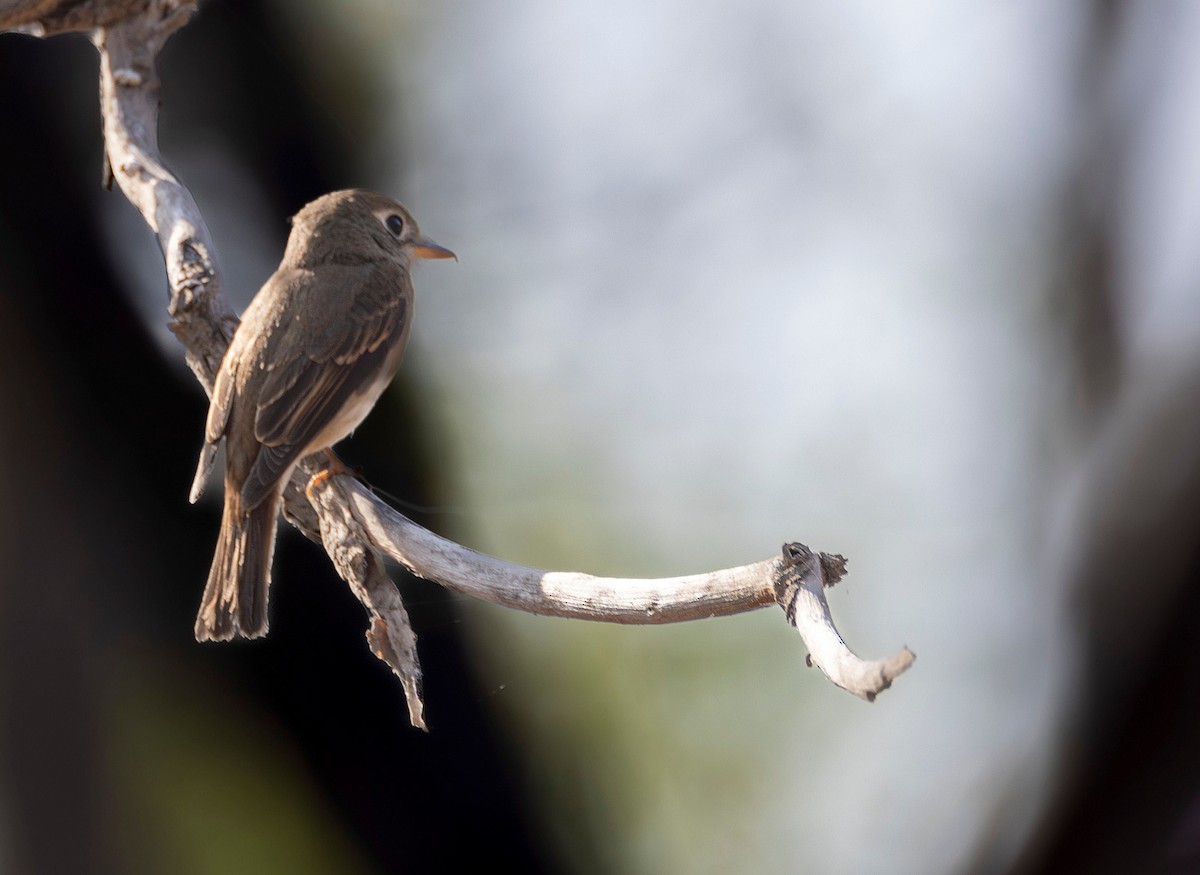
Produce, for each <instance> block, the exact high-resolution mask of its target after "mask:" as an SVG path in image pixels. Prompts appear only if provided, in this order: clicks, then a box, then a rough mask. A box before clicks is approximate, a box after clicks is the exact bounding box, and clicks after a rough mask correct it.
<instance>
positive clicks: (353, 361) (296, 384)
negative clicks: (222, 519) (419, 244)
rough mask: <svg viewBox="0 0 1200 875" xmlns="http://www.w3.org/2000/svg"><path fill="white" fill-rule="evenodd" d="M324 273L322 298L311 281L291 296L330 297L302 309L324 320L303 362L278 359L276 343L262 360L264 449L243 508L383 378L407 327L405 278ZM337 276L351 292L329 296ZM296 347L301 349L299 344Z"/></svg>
mask: <svg viewBox="0 0 1200 875" xmlns="http://www.w3.org/2000/svg"><path fill="white" fill-rule="evenodd" d="M321 270H322V276H321V283H320V284H321V286H322V287H324V292H322V291H321V289H320V288H318V287H317V286H316V285H315V284H314V283H313V282H312V281H311V280H310V281H305V282H297V283H296V285H295V286H294V287H293V289H292V292H293V293H294V294H295V295H296V296H297V297H298V298H302V297H305V296H309V295H313V294H324V295H325V298H324V299H323V300H322V301H321V303H320V305H319V306H311V307H310V306H306V303H307V302H305V301H303V300H299V301H297V302H296V309H295V311H296V312H308V313H312V312H317V313H321V314H322V315H323V319H322V320H321V322H320V324H314V325H306V326H305V327H304V328H303V329H301V330H304V331H305V332H306V334H305V336H304V342H303V343H302V344H301V349H302V350H303V354H300V355H296V356H295V357H294V358H292V359H291V360H289V361H280V360H279V357H277V356H275V355H272V351H273V348H274V347H276V346H277V345H278V341H277V338H276V337H272V338H270V339H268V341H267V350H266V355H265V358H264V360H265V361H267V362H272V363H273V364H272V365H270V366H269V373H268V374H267V376H266V379H265V380H264V381H263V385H262V389H261V391H260V392H259V395H258V404H257V410H256V413H255V419H254V434H255V437H256V438H257V439H258V440H259V442H260V443H261V444H263V447H262V449H261V450H260V451H259V454H258V457H257V458H256V459H255V461H254V465H253V467H252V469H251V471H250V475H249V477H247V479H246V482H245V483H244V484H243V486H242V500H243V502H244V503H245V505H246V506H248V507H254V506H256V505H257V504H258V502H259V501H261V500H262V499H263V498H264V497H266V495H268V494H269V493H270V491H271V490H272V489H273V488H274V487H275V484H276V483H277V482H278V480H279V477H280V476H281V475H282V473H283V472H284V471H286V470H287V468H288V467H289V466H290V465H291V464H292V463H293V462H295V461H296V459H297V458H298V457H299V455H300V454H301V453H304V452H306V451H308V450H311V449H315V448H314V447H312V446H311V443H312V441H314V440H316V439H317V437H318V436H319V435H320V434H321V431H322V430H323V429H324V428H325V427H326V426H327V425H329V423H330V422H332V421H333V420H334V418H335V417H337V416H338V414H339V413H341V412H342V410H343V409H344V408H345V406H346V404H347V403H348V402H349V401H350V399H351V398H352V396H353V395H355V394H356V393H359V392H362V391H363V390H364V389H365V388H366V387H368V386H369V385H371V383H373V382H374V381H375V380H376V379H378V378H379V376H380V375H381V373H382V371H383V369H384V368H385V366H386V363H387V358H388V354H389V353H390V352H391V350H392V344H391V343H389V341H390V340H392V339H393V338H395V337H397V336H399V335H400V334H401V333H403V331H404V326H405V322H406V320H407V319H408V315H409V314H408V302H407V300H406V299H405V298H404V296H403V295H401V294H400V289H399V288H397V284H398V282H399V281H400V278H399V277H397V276H395V275H394V274H393V273H392V272H391V271H387V270H383V269H379V270H373V271H370V272H364V271H363V270H362V268H361V267H357V268H355V269H339V268H338V267H335V266H327V267H323V268H322V269H321ZM335 270H336V271H338V272H340V273H341V274H342V275H343V276H342V280H343V282H344V283H345V285H344V286H342V287H340V288H338V289H337V293H336V295H330V293H329V286H328V281H329V280H330V279H333V280H334V282H335V283H336V281H337V279H338V278H337V275H336V274H333V271H335ZM326 271H328V272H329V273H325V272H326ZM338 302H341V303H340V304H339V303H338ZM275 334H276V335H277V334H278V332H275ZM291 340H292V342H295V337H293V338H292V339H291Z"/></svg>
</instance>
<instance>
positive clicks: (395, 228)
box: [383, 213, 404, 237]
mask: <svg viewBox="0 0 1200 875" xmlns="http://www.w3.org/2000/svg"><path fill="white" fill-rule="evenodd" d="M383 224H385V225H387V229H388V230H389V231H391V232H392V233H393V234H394V235H396V236H397V237H399V236H400V235H401V234H403V233H404V220H403V219H402V218H400V217H399V216H397V215H396V214H395V213H392V214H391V215H390V216H388V217H387V218H386V219H384V221H383Z"/></svg>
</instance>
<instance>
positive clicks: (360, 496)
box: [0, 0, 914, 728]
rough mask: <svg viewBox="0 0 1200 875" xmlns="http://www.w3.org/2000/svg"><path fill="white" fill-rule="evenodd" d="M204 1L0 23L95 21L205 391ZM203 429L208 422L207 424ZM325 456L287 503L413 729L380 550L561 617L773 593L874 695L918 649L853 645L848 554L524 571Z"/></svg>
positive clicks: (1, 20) (39, 6) (688, 608)
mask: <svg viewBox="0 0 1200 875" xmlns="http://www.w3.org/2000/svg"><path fill="white" fill-rule="evenodd" d="M195 6H196V0H76V2H71V0H68V2H62V0H57V2H55V0H0V29H20V30H23V31H25V32H29V33H36V34H47V35H48V34H51V33H57V32H62V31H64V30H90V31H91V32H92V34H93V41H94V42H95V44H96V47H97V48H98V49H99V51H100V80H101V106H102V110H103V117H104V139H105V146H106V150H107V154H108V160H109V164H110V166H111V168H112V174H113V178H114V179H115V181H116V182H117V184H118V185H119V186H120V188H121V191H122V192H124V194H125V196H126V197H127V198H128V199H129V200H130V202H131V203H133V204H134V206H136V207H137V208H138V210H140V211H141V213H142V216H143V217H144V218H145V220H146V222H147V224H149V226H150V227H151V228H152V229H153V230H154V232H155V234H157V236H158V240H159V244H160V245H161V247H162V250H163V256H164V259H165V261H166V269H167V278H168V280H169V284H170V301H169V303H168V307H167V312H168V313H169V314H170V317H171V323H170V326H171V330H172V331H173V332H174V333H175V335H176V336H177V337H178V338H179V340H180V342H181V343H182V344H183V347H184V350H185V354H186V356H187V361H188V364H189V366H190V367H191V369H192V370H193V372H194V373H195V374H196V378H197V379H198V380H199V381H200V383H201V385H203V386H204V388H205V390H206V391H211V389H212V383H213V379H214V376H215V375H216V372H217V369H218V367H219V365H220V362H221V358H222V356H223V355H224V354H225V349H226V348H227V347H228V345H229V340H230V338H231V337H232V336H233V331H234V329H235V328H236V326H237V318H236V317H235V316H234V315H233V313H232V312H230V310H229V309H228V307H227V306H226V304H225V302H224V298H223V297H222V295H221V290H220V282H219V274H218V271H217V267H216V263H215V259H214V254H213V246H212V242H211V240H210V238H209V235H208V230H207V228H206V227H205V224H204V220H203V218H202V217H201V215H200V211H199V209H198V208H197V206H196V202H195V200H194V199H193V198H192V196H191V194H190V193H189V192H188V190H187V189H186V188H185V187H184V186H183V184H182V183H181V182H180V181H179V180H178V179H177V178H176V177H175V176H174V175H173V174H172V173H171V172H170V171H168V170H167V169H166V167H165V166H164V165H163V162H162V159H161V156H160V154H159V151H158V142H157V129H158V99H159V81H158V73H157V70H156V58H157V55H158V51H159V49H160V48H161V47H162V45H163V43H164V42H166V40H167V38H168V37H169V36H170V35H171V34H172V33H174V32H175V31H176V30H177V29H179V28H180V27H182V26H183V25H184V24H185V23H186V22H187V20H188V18H189V17H190V16H191V14H192V12H193V11H194V10H195ZM38 15H42V16H44V17H43V18H41V19H39V18H38V17H37V16H38ZM197 429H198V431H197V434H198V435H199V424H197ZM197 441H199V436H198V437H197ZM320 462H321V457H320V456H316V457H310V458H309V459H307V460H305V461H304V462H303V463H302V464H301V465H300V466H299V467H298V468H297V470H296V473H295V474H293V476H292V481H291V483H290V484H289V486H288V489H287V490H286V491H285V493H284V504H283V513H284V516H285V517H286V518H287V519H288V520H289V521H290V522H291V523H292V524H293V525H294V526H296V527H297V528H298V529H299V530H300V531H302V532H304V534H306V535H307V536H308V537H310V538H312V539H314V540H316V541H319V542H320V543H322V544H323V545H324V547H325V549H326V552H327V553H328V554H329V556H330V559H331V560H332V561H333V564H334V567H335V568H336V569H337V570H338V573H339V574H340V575H341V576H342V578H343V579H345V580H346V581H347V582H348V583H349V585H350V587H351V590H352V591H353V592H354V594H355V596H356V597H357V598H358V599H359V600H360V601H361V602H362V603H363V605H364V606H365V607H366V608H367V610H368V611H369V612H370V614H371V625H370V629H369V631H368V632H367V640H368V642H369V644H370V646H371V649H372V651H373V652H374V653H375V654H376V655H377V656H378V657H379V658H380V659H382V660H384V661H385V662H386V663H387V664H388V665H389V666H391V668H392V669H393V670H394V671H395V672H396V674H397V675H398V676H399V677H400V680H401V682H402V684H403V686H404V691H405V694H406V696H407V697H408V703H409V714H410V718H411V720H412V723H413V725H414V726H418V727H421V728H424V726H425V724H424V719H423V715H422V704H421V671H420V667H419V664H418V662H417V655H416V638H415V636H414V635H413V633H412V629H411V627H410V625H409V621H408V615H407V613H406V612H405V609H404V605H403V603H402V602H401V600H400V595H399V592H398V591H397V589H396V588H395V586H394V584H393V583H392V581H391V580H390V579H389V578H388V576H387V573H386V571H385V569H384V566H383V560H382V557H383V556H390V557H391V558H393V559H395V560H396V561H397V562H399V563H401V564H402V565H403V566H404V567H406V568H407V569H408V570H410V571H411V572H412V573H413V574H416V575H418V576H419V577H423V578H425V579H427V580H431V581H433V582H435V583H438V584H441V585H443V586H446V587H449V588H451V589H454V590H457V591H459V592H462V593H465V594H467V595H471V596H475V597H477V598H481V599H486V600H488V601H491V602H495V603H497V604H501V605H505V606H507V607H512V608H516V609H518V610H523V611H528V612H531V613H535V614H543V615H549V616H557V617H572V618H576V619H586V620H599V621H605V622H612V623H642V624H652V623H673V622H678V621H682V620H691V619H699V618H705V617H717V616H724V615H728V614H735V613H740V612H742V611H748V610H753V609H756V608H760V607H763V606H765V605H769V604H771V603H776V604H779V605H780V606H781V607H783V609H784V611H785V612H786V616H787V619H788V621H789V622H790V623H791V624H792V625H793V626H795V627H796V629H797V630H798V631H799V633H800V635H801V637H802V638H803V639H804V641H805V644H806V645H807V646H808V649H809V653H810V655H809V657H808V658H809V662H810V663H811V664H815V665H817V666H818V667H819V668H820V669H821V671H823V672H824V673H825V675H826V676H827V677H828V678H829V679H830V680H831V681H832V682H833V683H835V684H837V685H838V686H840V687H842V688H843V689H846V690H848V691H850V692H852V693H854V694H855V695H857V696H860V697H861V698H863V699H866V700H867V701H872V700H874V698H875V696H876V695H878V694H879V693H880V692H881V691H882V690H885V689H887V688H888V686H890V685H891V682H892V680H893V679H894V678H895V677H896V676H897V675H898V674H900V673H901V672H903V671H905V670H906V669H907V668H908V667H909V665H911V664H912V661H913V659H914V657H913V654H912V652H911V651H909V650H908V649H907V648H903V649H901V650H900V651H898V652H897V653H895V654H893V655H892V656H890V657H888V658H887V659H884V660H879V661H864V660H862V659H859V658H858V657H857V656H855V655H854V654H853V653H852V652H851V651H850V649H849V648H847V647H846V645H845V642H843V641H842V638H841V636H840V635H839V634H838V632H837V629H836V628H835V627H834V625H833V620H832V617H831V616H830V613H829V604H828V602H827V601H826V598H825V588H826V587H827V586H831V585H832V584H833V583H835V582H836V581H837V580H838V579H840V578H841V576H842V574H843V573H844V569H845V560H844V559H842V558H841V557H840V556H830V555H828V554H824V553H822V554H814V553H812V552H811V551H810V550H809V549H808V548H807V547H804V546H803V545H800V544H788V545H785V546H784V549H783V552H782V554H781V555H780V556H777V557H774V558H771V559H765V560H763V561H761V562H756V563H754V564H752V565H745V566H741V567H739V568H729V569H723V570H720V571H713V572H709V573H706V574H697V575H693V576H689V577H673V578H662V579H655V580H632V579H615V578H602V577H593V576H591V575H587V574H580V573H575V572H558V571H544V570H540V569H534V568H526V567H524V566H519V565H512V564H510V563H507V562H503V561H501V560H499V559H494V558H492V557H490V556H485V555H483V554H481V553H477V552H475V551H473V550H469V549H467V548H465V547H462V546H460V545H459V544H455V543H454V542H452V541H448V540H446V539H444V538H441V537H439V536H437V535H435V534H433V533H432V532H430V531H428V530H426V529H424V528H422V527H420V526H418V525H417V524H415V523H413V522H412V521H411V520H409V519H407V518H406V517H404V516H402V515H401V514H399V513H398V512H397V511H395V510H393V509H392V508H391V507H389V506H387V505H386V504H384V503H383V502H382V501H380V500H379V499H378V498H376V497H375V495H374V494H373V493H371V492H370V490H369V489H367V488H366V487H365V486H364V485H363V484H362V483H359V482H358V481H356V480H355V479H354V478H352V477H348V476H345V475H338V476H323V477H321V478H316V479H314V475H315V474H317V473H318V472H319V471H320V469H321V464H320ZM306 486H307V487H308V490H307V494H306V488H305V487H306Z"/></svg>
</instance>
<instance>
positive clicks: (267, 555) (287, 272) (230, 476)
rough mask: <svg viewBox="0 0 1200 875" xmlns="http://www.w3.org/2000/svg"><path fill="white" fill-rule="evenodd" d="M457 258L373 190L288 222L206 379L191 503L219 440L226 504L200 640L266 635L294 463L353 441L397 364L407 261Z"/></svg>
mask: <svg viewBox="0 0 1200 875" xmlns="http://www.w3.org/2000/svg"><path fill="white" fill-rule="evenodd" d="M453 257H454V253H452V252H451V251H450V250H449V249H444V248H443V247H441V246H438V245H437V244H436V243H434V242H432V241H430V240H427V239H425V238H424V237H422V236H421V232H420V230H419V229H418V228H417V223H416V222H414V221H413V219H412V216H410V215H409V214H408V211H407V210H405V209H404V207H403V206H401V205H400V204H399V203H397V202H396V201H394V200H392V199H391V198H388V197H384V196H383V195H380V194H375V193H374V192H369V191H361V190H357V189H355V190H350V191H337V192H333V193H332V194H327V195H325V196H324V197H321V198H318V199H317V200H315V201H313V202H312V203H310V204H309V205H308V206H306V207H305V208H304V209H302V210H301V211H300V212H299V213H297V214H296V216H295V218H293V219H292V232H291V235H290V236H289V237H288V243H287V249H286V251H285V252H284V254H283V260H282V261H281V262H280V264H279V268H278V269H277V270H276V271H275V273H274V274H272V276H271V278H270V279H268V280H267V282H266V284H265V285H264V286H263V287H262V288H261V289H260V290H259V292H258V294H257V295H255V296H254V300H253V301H251V302H250V306H249V307H247V308H246V312H245V314H243V316H242V323H241V325H240V326H239V327H238V329H237V331H236V332H235V333H234V336H233V342H232V343H231V344H230V345H229V350H228V351H227V352H226V353H225V358H224V359H222V361H221V368H220V370H219V371H218V372H217V379H216V382H215V383H214V385H213V394H212V402H211V404H210V405H209V408H208V421H207V423H206V425H205V429H204V448H203V449H202V450H201V453H200V463H199V465H197V468H196V479H195V481H194V482H193V484H192V492H191V500H192V501H193V502H194V501H196V499H197V498H199V497H200V492H201V490H202V489H203V488H204V481H205V479H206V478H207V476H208V473H209V470H210V469H211V468H212V463H213V458H214V456H215V455H216V451H217V446H218V444H219V443H220V441H221V439H222V438H224V440H225V510H224V514H223V515H222V517H221V533H220V535H219V536H218V538H217V549H216V553H215V555H214V556H213V563H212V569H211V570H210V571H209V572H208V585H207V586H206V587H205V588H204V597H203V599H202V600H201V602H200V613H199V614H198V615H197V617H196V639H197V640H198V641H223V640H227V639H229V638H233V637H234V636H237V635H243V636H245V637H247V638H257V637H259V636H260V635H264V634H266V632H267V592H268V590H269V588H270V583H271V555H272V553H273V552H274V546H275V522H276V515H277V514H278V510H279V497H280V495H281V493H282V492H283V488H284V486H285V485H286V484H287V482H288V478H289V477H290V475H291V473H292V469H293V468H294V467H295V466H296V464H297V463H298V462H299V461H300V460H301V459H302V458H304V457H305V456H307V455H308V454H309V453H312V452H314V451H317V450H320V449H323V448H327V447H331V446H333V444H335V443H337V442H338V441H340V440H341V439H342V438H344V437H346V435H348V434H350V432H352V431H353V430H354V429H355V428H356V427H357V426H358V424H359V423H360V422H362V421H363V419H364V418H365V417H366V415H367V414H368V413H369V412H370V410H371V408H372V407H373V406H374V404H375V402H376V401H377V400H378V399H379V396H380V394H382V392H383V390H384V388H385V387H386V386H387V384H388V383H389V382H390V381H391V379H392V377H393V376H394V375H395V373H396V370H397V369H398V368H399V367H400V359H401V358H402V357H403V355H404V346H405V344H406V343H407V342H408V333H409V329H410V328H411V327H412V316H413V286H412V279H411V277H410V274H409V271H410V267H411V265H412V262H413V260H414V259H418V258H453Z"/></svg>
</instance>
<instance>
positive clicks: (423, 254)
mask: <svg viewBox="0 0 1200 875" xmlns="http://www.w3.org/2000/svg"><path fill="white" fill-rule="evenodd" d="M408 251H409V252H411V253H412V256H413V258H453V259H454V260H455V261H458V256H457V255H455V254H454V253H453V252H451V251H450V250H449V249H447V248H446V247H445V246H438V245H437V244H436V243H434V242H433V241H432V240H414V241H413V242H412V243H410V244H409V247H408Z"/></svg>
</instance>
